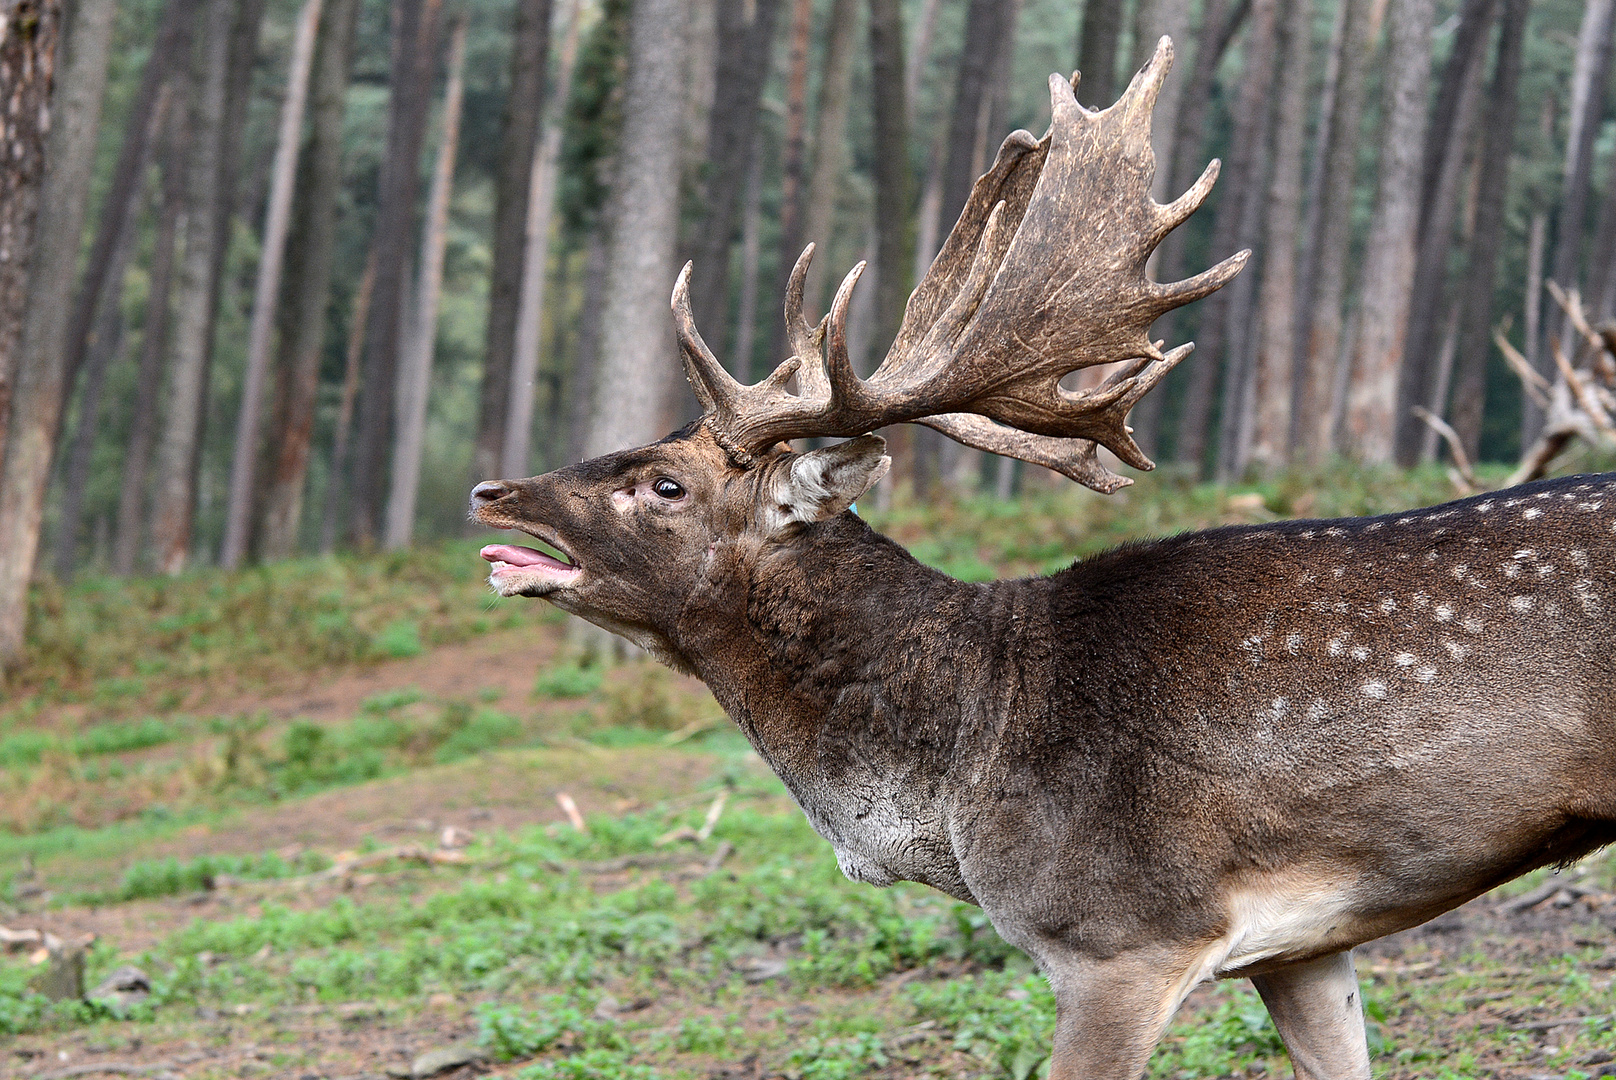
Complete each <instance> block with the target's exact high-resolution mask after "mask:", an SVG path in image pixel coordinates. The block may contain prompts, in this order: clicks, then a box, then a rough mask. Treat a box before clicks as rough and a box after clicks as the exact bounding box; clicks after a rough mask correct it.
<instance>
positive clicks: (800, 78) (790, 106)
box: [769, 0, 814, 359]
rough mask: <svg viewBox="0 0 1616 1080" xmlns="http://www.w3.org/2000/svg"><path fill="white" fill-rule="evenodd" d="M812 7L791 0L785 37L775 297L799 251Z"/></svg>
mask: <svg viewBox="0 0 1616 1080" xmlns="http://www.w3.org/2000/svg"><path fill="white" fill-rule="evenodd" d="M813 14H814V6H813V3H812V2H811V0H792V7H791V25H790V28H789V36H788V37H787V39H786V40H787V46H786V54H787V58H788V59H787V67H786V129H785V145H784V147H783V151H784V154H783V157H782V161H781V166H780V246H779V249H778V250H779V253H780V255H779V259H778V261H777V262H776V264H775V265H776V272H775V295H776V296H779V297H784V296H785V293H786V281H787V279H788V278H789V277H790V276H791V268H792V267H793V266H795V265H796V262H797V256H798V255H800V254H802V249H803V246H804V245H803V220H802V218H803V205H802V203H803V171H804V166H805V153H804V149H805V146H804V144H805V140H806V137H807V130H808V46H809V43H810V40H811V38H812V34H811V31H812V30H813ZM785 342H786V327H785V323H784V322H782V321H780V320H778V319H776V320H774V321H773V322H771V324H770V331H769V356H770V358H771V359H772V358H777V357H783V356H784V354H785V347H786V345H785Z"/></svg>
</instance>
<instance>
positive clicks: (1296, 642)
mask: <svg viewBox="0 0 1616 1080" xmlns="http://www.w3.org/2000/svg"><path fill="white" fill-rule="evenodd" d="M1285 651H1286V652H1288V653H1290V654H1291V655H1292V656H1295V655H1296V654H1297V653H1299V652H1301V651H1302V635H1301V634H1291V635H1290V636H1289V637H1287V638H1286V639H1285Z"/></svg>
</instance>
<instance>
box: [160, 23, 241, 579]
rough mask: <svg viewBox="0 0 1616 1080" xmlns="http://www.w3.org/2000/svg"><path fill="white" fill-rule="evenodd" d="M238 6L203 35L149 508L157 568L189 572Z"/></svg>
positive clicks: (207, 28) (209, 24) (174, 571)
mask: <svg viewBox="0 0 1616 1080" xmlns="http://www.w3.org/2000/svg"><path fill="white" fill-rule="evenodd" d="M235 6H236V5H235V4H234V3H233V2H232V0H210V2H209V3H208V4H207V7H206V9H205V13H204V17H203V26H202V28H201V29H202V33H201V40H202V55H201V57H200V59H199V64H198V72H199V77H198V78H197V80H196V93H195V97H194V98H193V101H192V108H191V116H190V126H191V129H192V130H191V145H190V154H189V160H188V162H187V166H186V182H185V205H184V209H183V210H182V212H181V215H180V222H179V236H178V237H177V239H176V242H177V243H178V245H179V247H180V250H181V252H182V255H181V257H180V260H179V265H178V268H177V269H178V274H177V276H176V279H175V284H176V285H177V286H178V288H177V290H176V292H177V294H178V295H177V298H176V300H175V312H174V337H173V340H172V343H171V354H170V359H169V365H168V366H169V371H168V387H167V391H166V392H165V394H164V399H165V402H166V404H167V411H166V413H165V415H164V420H163V430H162V436H161V438H160V440H159V442H158V445H157V462H156V475H155V479H154V482H155V484H156V489H155V492H154V499H155V506H154V508H153V511H152V529H151V532H152V544H153V548H154V556H155V561H156V564H157V568H158V570H159V571H161V572H162V573H165V574H178V573H179V572H180V571H182V570H184V569H185V563H186V558H187V556H188V555H189V553H190V548H191V530H192V525H193V506H194V502H195V495H196V488H195V477H196V472H195V460H196V454H197V444H198V442H199V441H200V438H201V425H202V413H203V406H204V402H205V394H206V388H207V383H206V380H207V363H208V355H209V344H210V343H209V340H208V339H209V331H210V329H211V328H212V323H213V313H212V310H211V309H212V306H213V302H214V299H215V297H216V295H217V293H216V287H215V282H214V269H215V266H216V264H217V259H216V258H215V251H214V248H215V245H216V244H217V243H218V242H219V241H220V240H221V239H222V237H221V236H220V235H219V229H218V227H217V217H218V214H219V202H220V200H221V199H223V198H225V193H224V192H223V191H220V190H219V179H220V177H219V165H220V160H219V159H220V150H221V146H220V144H221V143H222V142H223V136H224V126H225V111H226V102H225V95H226V88H225V81H226V76H227V74H228V72H227V66H228V58H229V47H230V30H231V22H232V18H231V17H232V15H233V13H234V9H235Z"/></svg>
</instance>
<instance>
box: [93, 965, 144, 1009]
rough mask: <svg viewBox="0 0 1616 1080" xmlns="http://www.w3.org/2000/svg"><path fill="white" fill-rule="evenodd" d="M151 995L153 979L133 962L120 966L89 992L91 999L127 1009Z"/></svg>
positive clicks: (116, 1007)
mask: <svg viewBox="0 0 1616 1080" xmlns="http://www.w3.org/2000/svg"><path fill="white" fill-rule="evenodd" d="M150 996H151V980H150V979H148V978H146V973H145V972H144V971H141V970H140V969H139V968H137V967H135V966H134V965H132V964H125V965H124V966H123V967H121V968H118V969H117V970H116V971H114V972H113V973H112V974H111V975H108V976H107V977H106V978H105V979H102V980H101V983H100V985H99V986H97V987H96V988H95V989H94V990H91V991H90V993H89V994H88V997H89V998H90V1000H92V1001H106V1002H109V1003H110V1004H111V1005H112V1007H113V1008H114V1009H127V1008H128V1007H129V1006H131V1005H134V1004H137V1003H139V1002H142V1001H145V1000H146V999H147V998H148V997H150Z"/></svg>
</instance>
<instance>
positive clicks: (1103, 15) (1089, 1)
mask: <svg viewBox="0 0 1616 1080" xmlns="http://www.w3.org/2000/svg"><path fill="white" fill-rule="evenodd" d="M1121 37H1122V0H1086V2H1085V3H1084V4H1083V29H1082V30H1081V31H1080V32H1079V35H1078V41H1077V70H1078V71H1080V72H1082V75H1083V78H1082V79H1081V80H1080V81H1079V82H1078V86H1077V95H1078V100H1079V101H1081V102H1083V104H1085V105H1087V106H1088V107H1089V108H1091V109H1104V108H1107V107H1109V106H1110V105H1111V103H1112V102H1113V101H1115V100H1116V96H1117V46H1118V42H1119V40H1120V39H1121Z"/></svg>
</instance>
